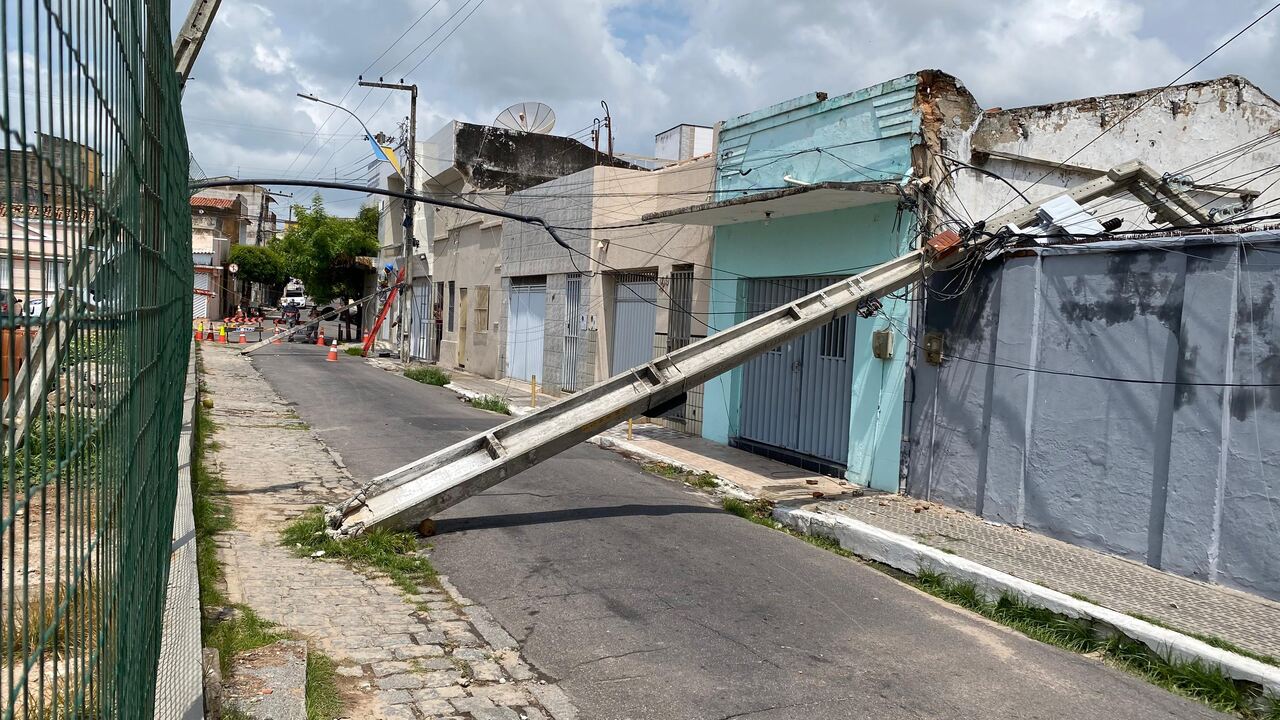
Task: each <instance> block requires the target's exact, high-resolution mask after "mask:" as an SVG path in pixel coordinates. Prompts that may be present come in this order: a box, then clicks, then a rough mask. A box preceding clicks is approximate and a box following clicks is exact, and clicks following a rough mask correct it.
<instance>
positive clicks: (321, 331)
mask: <svg viewBox="0 0 1280 720" xmlns="http://www.w3.org/2000/svg"><path fill="white" fill-rule="evenodd" d="M317 333H318V336H317V337H316V344H317V345H321V346H323V345H324V344H325V342H324V328H320V329H319V330H318V331H317ZM334 342H337V341H336V340H335V341H334Z"/></svg>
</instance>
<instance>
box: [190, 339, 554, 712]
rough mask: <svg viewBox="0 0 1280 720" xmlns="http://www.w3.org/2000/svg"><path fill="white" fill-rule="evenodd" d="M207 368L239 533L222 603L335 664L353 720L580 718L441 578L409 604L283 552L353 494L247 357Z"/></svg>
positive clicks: (218, 354) (227, 355)
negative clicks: (294, 525)
mask: <svg viewBox="0 0 1280 720" xmlns="http://www.w3.org/2000/svg"><path fill="white" fill-rule="evenodd" d="M203 358H204V365H205V369H206V373H205V375H204V376H203V378H202V379H203V381H204V382H205V384H206V386H207V388H208V390H209V392H210V393H211V395H212V396H213V398H214V403H215V404H214V408H213V409H212V411H211V416H212V418H213V420H214V422H216V423H217V425H218V430H217V434H216V440H217V442H218V448H217V449H216V450H215V451H214V452H212V453H210V457H211V459H212V460H213V462H214V463H215V464H216V466H217V469H218V471H219V472H220V473H221V474H222V477H223V478H224V479H225V481H226V484H227V489H226V492H227V495H228V496H229V500H230V503H231V507H232V511H233V513H234V516H235V518H236V525H237V528H238V529H237V530H235V531H232V532H228V533H225V534H224V535H223V536H221V537H220V538H219V550H220V552H219V555H220V558H221V559H222V561H223V563H224V565H225V567H226V578H227V595H228V597H229V599H230V600H231V601H232V602H235V603H243V604H245V605H247V606H249V607H251V608H253V610H254V611H255V612H257V613H258V614H259V615H260V616H261V617H263V618H264V619H266V620H269V621H271V622H274V623H277V624H279V625H281V626H284V627H285V628H288V629H290V630H293V631H295V632H296V633H298V634H299V635H300V636H302V637H304V638H306V639H307V640H309V641H311V642H312V643H314V644H315V646H316V647H317V648H319V649H320V650H322V651H324V652H325V653H326V654H327V655H329V656H330V657H331V658H333V659H334V661H335V662H336V663H337V664H338V665H339V667H338V673H339V675H340V678H341V679H342V681H343V682H342V684H343V688H344V696H345V697H346V699H347V700H348V703H347V704H348V707H347V711H346V712H347V715H348V716H349V717H353V718H382V719H383V720H400V719H402V718H403V719H407V720H427V719H428V718H473V719H474V720H521V719H523V720H546V718H553V719H554V720H572V719H573V718H576V717H577V712H576V710H575V709H574V707H573V705H572V703H571V702H570V701H569V699H568V697H567V696H566V695H565V694H564V692H563V691H562V690H560V688H559V687H558V686H556V685H555V684H552V683H548V682H546V681H545V680H544V679H540V678H538V677H537V676H536V674H535V673H534V672H533V670H532V669H531V668H530V667H529V666H528V665H527V664H525V662H524V661H523V660H522V659H521V658H520V654H519V648H518V647H517V644H516V641H515V640H514V639H513V638H512V637H511V636H510V635H508V634H507V633H506V632H505V631H504V630H503V629H502V627H501V626H499V625H498V623H497V622H496V621H494V619H493V617H492V616H491V615H490V614H489V613H488V611H486V610H485V609H484V608H482V607H480V606H477V605H475V604H473V603H472V602H470V601H469V600H467V599H466V598H464V597H462V596H461V595H459V594H458V592H457V591H456V590H455V589H454V588H453V587H452V585H450V584H449V582H448V579H447V578H441V582H440V586H439V587H432V588H422V589H420V591H419V593H418V594H416V595H405V594H404V593H402V592H401V591H400V590H399V589H398V588H397V587H396V586H395V585H394V584H392V582H391V581H390V580H389V579H387V578H386V577H383V576H380V575H378V574H376V573H365V572H356V571H354V570H352V569H349V568H347V567H345V566H344V565H342V564H339V563H336V562H332V561H327V560H323V559H315V560H313V559H310V558H299V557H296V556H294V555H293V554H292V553H291V552H290V551H289V550H288V549H287V548H285V547H282V546H281V545H280V539H279V534H278V533H279V531H280V529H281V528H282V527H283V526H284V525H285V524H286V523H287V522H288V521H290V520H292V519H293V518H295V517H297V516H298V515H299V514H300V513H302V512H303V511H304V510H306V509H307V508H309V507H312V506H314V505H317V504H322V503H325V502H333V501H335V500H338V499H341V498H344V497H346V496H347V495H349V494H350V493H351V492H352V491H353V490H354V488H355V487H356V483H355V482H354V480H353V479H352V478H351V476H350V474H349V473H347V471H346V470H345V468H344V467H342V465H341V461H340V460H339V459H338V458H337V457H336V456H335V455H334V454H332V453H331V452H330V451H329V450H328V449H327V448H326V447H325V446H324V444H323V443H322V442H321V441H320V440H319V439H318V437H316V435H315V434H314V433H312V431H311V430H310V428H309V427H308V426H307V425H306V424H305V423H303V422H302V421H301V419H299V418H298V416H297V415H296V413H294V412H293V411H292V410H291V409H290V408H289V407H288V405H287V404H286V403H285V402H284V401H283V400H282V399H280V398H279V397H278V396H277V395H276V394H275V393H274V392H273V391H272V389H271V387H270V386H269V385H268V384H267V382H266V381H265V380H264V379H263V378H262V376H261V375H260V374H259V373H258V372H257V370H255V369H254V368H253V366H252V365H251V364H250V362H249V360H248V359H247V358H244V357H242V356H240V355H239V354H238V353H237V352H235V351H234V349H226V348H216V347H208V346H206V348H205V349H204V350H203Z"/></svg>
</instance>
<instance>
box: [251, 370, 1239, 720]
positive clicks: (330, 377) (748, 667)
mask: <svg viewBox="0 0 1280 720" xmlns="http://www.w3.org/2000/svg"><path fill="white" fill-rule="evenodd" d="M324 356H325V353H324V352H323V350H322V349H318V348H311V347H303V346H296V347H295V346H283V347H272V348H267V349H265V350H263V351H261V353H260V354H256V355H255V359H254V364H255V365H256V366H257V367H258V368H260V369H261V370H262V372H263V374H264V376H265V377H266V378H267V380H268V381H269V382H270V383H271V384H272V386H273V387H274V389H275V390H276V392H277V393H279V394H280V395H282V396H283V397H285V398H287V399H289V400H291V401H293V402H294V403H296V409H297V411H298V412H299V413H300V414H301V416H302V418H303V419H304V420H306V421H307V422H309V423H310V424H311V425H312V426H313V427H314V429H315V430H316V432H318V433H319V434H320V435H321V437H323V438H324V439H325V441H326V442H327V443H328V444H329V445H330V447H332V448H333V449H335V450H336V451H338V452H339V453H341V455H342V456H343V458H344V460H345V462H346V464H347V466H348V467H349V468H350V469H351V471H352V473H353V474H354V475H355V476H356V477H357V478H358V479H361V480H364V479H368V478H371V477H373V476H374V475H377V474H379V473H382V472H385V471H387V470H390V469H392V468H395V467H398V466H400V465H402V464H404V463H406V462H409V461H411V460H414V459H416V458H418V457H420V456H422V455H425V454H427V453H429V452H431V451H433V450H436V449H439V448H442V447H445V446H446V445H448V444H450V443H453V442H456V441H458V440H461V439H463V438H465V437H467V436H469V435H471V434H473V433H475V432H478V431H480V430H483V429H485V428H487V427H490V426H492V425H496V424H498V423H499V422H502V421H503V420H505V418H502V417H500V416H497V415H494V414H492V413H486V412H483V411H480V410H475V409H473V408H470V407H468V406H466V405H464V404H462V403H460V402H459V401H458V400H457V399H456V397H455V395H454V394H453V393H452V392H450V391H448V390H443V389H441V388H436V387H430V386H426V385H420V384H418V383H415V382H413V381H410V380H407V379H405V378H403V377H398V376H396V375H394V374H392V373H389V372H385V371H383V370H379V369H377V368H375V367H372V366H371V365H368V364H366V363H363V362H360V361H359V360H356V359H348V358H346V357H343V358H341V359H340V361H339V362H338V363H337V364H333V363H325V362H324ZM436 527H437V537H436V538H435V539H434V547H435V549H434V551H433V558H432V559H433V562H435V564H436V566H437V567H438V568H439V569H440V571H441V572H442V573H445V574H447V575H448V576H449V577H450V578H451V579H452V580H453V582H454V583H455V584H456V585H457V586H458V588H459V589H460V591H461V592H462V593H463V594H465V595H466V596H467V597H470V598H472V599H473V600H475V601H476V602H478V603H481V604H483V605H484V606H486V607H487V608H488V609H489V610H490V612H492V614H493V616H494V618H495V619H496V620H497V621H498V622H499V623H500V624H501V625H502V627H503V628H504V629H505V630H506V631H507V632H508V633H510V634H511V635H512V636H513V637H515V638H516V639H517V640H518V641H519V644H520V646H521V649H522V653H523V655H524V657H525V658H526V659H527V660H528V662H529V663H530V664H531V665H533V666H534V668H535V670H536V671H537V672H539V673H541V674H542V675H544V676H546V677H547V678H549V679H551V680H554V681H558V685H559V686H560V687H561V688H563V689H564V690H565V691H566V692H567V693H568V695H569V697H570V698H571V699H572V701H573V702H574V703H575V704H576V705H577V707H578V709H579V712H580V716H581V717H583V718H590V719H595V718H604V719H611V718H618V719H623V718H628V719H631V720H638V719H642V718H653V719H654V720H658V719H661V720H679V719H683V718H689V719H693V718H697V719H700V720H702V719H723V720H728V719H729V718H752V719H753V720H782V719H791V718H796V719H798V718H805V719H808V718H813V717H822V718H937V717H947V718H1051V717H1094V718H1111V717H1126V718H1174V717H1176V718H1211V717H1225V716H1222V715H1220V714H1218V713H1215V712H1214V711H1212V710H1210V709H1209V708H1207V707H1205V706H1203V705H1200V704H1198V703H1195V702H1192V701H1189V700H1186V699H1183V698H1180V697H1178V696H1175V695H1173V694H1170V693H1168V692H1166V691H1164V690H1162V689H1160V688H1157V687H1155V686H1152V685H1150V684H1148V683H1146V682H1145V681H1143V680H1141V679H1138V678H1136V677H1133V676H1130V675H1127V674H1125V673H1123V672H1121V671H1119V670H1116V669H1114V668H1111V667H1108V666H1106V665H1104V664H1102V663H1101V662H1099V661H1097V660H1094V659H1091V658H1087V657H1082V656H1079V655H1074V654H1071V653H1067V652H1065V651H1061V650H1058V649H1055V648H1052V647H1049V646H1046V645H1043V644H1041V643H1038V642H1036V641H1033V640H1031V639H1029V638H1026V637H1024V636H1022V635H1020V634H1018V633H1016V632H1014V631H1012V630H1009V629H1007V628H1004V627H1001V626H998V625H995V624H993V623H990V622H988V621H986V620H984V619H982V618H980V617H978V616H976V615H973V614H972V613H969V612H967V611H964V610H961V609H959V608H956V607H953V606H951V605H948V604H946V603H943V602H941V601H939V600H936V599H934V598H932V597H930V596H928V595H925V594H924V593H921V592H919V591H917V590H915V589H914V588H911V587H909V586H907V585H905V584H903V583H900V582H898V581H897V580H895V579H893V578H891V577H889V576H887V575H885V574H883V573H881V572H879V571H877V570H874V569H872V568H870V567H868V566H866V565H864V564H861V563H859V562H857V561H853V560H847V559H845V558H841V557H839V556H837V555H835V554H833V553H830V552H827V551H825V550H822V549H820V548H816V547H813V546H811V545H808V544H806V543H804V542H801V541H799V540H796V539H794V538H791V537H788V536H786V535H783V534H782V533H779V532H776V531H773V530H770V529H767V528H763V527H760V526H758V525H753V524H751V523H748V522H745V521H743V520H741V519H739V518H737V517H734V516H732V515H729V514H728V513H724V512H722V511H720V510H719V508H718V506H717V504H716V503H715V502H713V501H712V500H711V499H710V498H709V497H707V496H705V495H701V494H699V493H696V492H693V491H691V490H689V489H688V488H686V487H685V486H683V485H680V484H677V483H674V482H671V481H669V480H665V479H662V478H658V477H655V476H652V475H649V474H647V473H645V472H643V471H642V470H641V469H640V467H639V466H638V465H636V464H634V463H632V462H630V461H627V460H625V459H623V458H620V457H619V456H617V455H615V454H613V453H611V452H609V451H606V450H601V449H599V448H597V447H594V446H590V445H582V446H579V447H576V448H573V449H571V450H569V451H567V452H565V453H563V454H561V455H560V456H558V457H557V458H555V459H552V460H549V461H547V462H546V463H544V464H542V465H539V466H537V467H535V468H533V469H531V470H529V471H526V472H525V473H522V474H521V475H518V476H516V477H515V478H513V479H511V480H509V481H507V482H505V483H503V484H500V485H498V486H496V487H494V488H492V489H490V490H489V491H488V492H485V493H483V494H481V495H479V496H477V497H474V498H471V499H469V500H467V501H465V502H463V503H461V504H459V505H458V506H456V507H454V508H452V509H451V510H450V511H448V512H446V513H443V514H442V515H440V516H439V517H438V518H437V526H436Z"/></svg>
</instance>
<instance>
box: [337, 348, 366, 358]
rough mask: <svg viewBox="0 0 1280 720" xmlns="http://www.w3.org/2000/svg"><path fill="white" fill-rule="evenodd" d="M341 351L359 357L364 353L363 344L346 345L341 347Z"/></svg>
mask: <svg viewBox="0 0 1280 720" xmlns="http://www.w3.org/2000/svg"><path fill="white" fill-rule="evenodd" d="M342 352H344V353H346V354H348V355H352V356H355V357H359V356H361V355H364V346H363V345H350V346H347V347H345V348H343V349H342Z"/></svg>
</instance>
